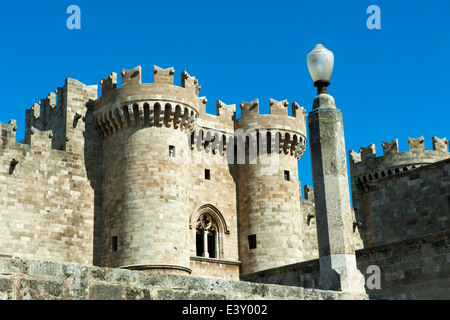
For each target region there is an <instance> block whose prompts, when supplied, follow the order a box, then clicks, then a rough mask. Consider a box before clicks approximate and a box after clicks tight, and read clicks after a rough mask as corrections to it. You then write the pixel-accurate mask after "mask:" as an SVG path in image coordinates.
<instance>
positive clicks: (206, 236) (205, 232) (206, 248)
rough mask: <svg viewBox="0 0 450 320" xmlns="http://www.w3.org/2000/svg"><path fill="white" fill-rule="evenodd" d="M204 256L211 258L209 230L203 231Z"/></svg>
mask: <svg viewBox="0 0 450 320" xmlns="http://www.w3.org/2000/svg"><path fill="white" fill-rule="evenodd" d="M203 248H204V249H203V256H204V257H205V258H209V253H208V231H207V230H203Z"/></svg>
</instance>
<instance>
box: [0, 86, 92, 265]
mask: <svg viewBox="0 0 450 320" xmlns="http://www.w3.org/2000/svg"><path fill="white" fill-rule="evenodd" d="M61 92H64V97H65V98H64V99H60V102H61V105H58V106H54V107H53V108H54V111H52V112H53V113H55V114H59V113H60V114H64V115H66V116H67V117H70V118H71V119H72V121H71V122H70V124H68V122H69V121H65V120H64V121H63V120H61V123H60V126H59V128H57V129H56V127H58V126H57V125H56V124H55V123H53V122H52V121H51V119H50V118H47V121H48V122H49V123H52V126H53V125H54V126H55V130H56V131H59V132H60V135H63V136H64V143H65V145H64V148H63V149H65V150H64V151H62V150H54V149H52V146H54V143H53V141H54V138H55V136H54V135H53V131H52V130H46V131H41V130H39V129H37V128H35V127H33V126H31V124H30V122H27V125H30V126H28V127H27V128H26V133H28V134H29V136H28V138H27V139H25V140H28V142H29V143H28V144H22V143H16V142H15V131H16V130H17V128H16V127H15V121H11V123H10V124H8V125H4V124H2V125H1V130H2V145H1V147H0V148H1V150H0V151H1V152H0V163H1V164H2V165H1V166H0V193H1V194H2V197H1V199H0V221H1V224H0V254H2V255H4V256H10V257H18V258H26V259H44V260H50V261H58V262H70V263H83V264H92V263H93V261H94V256H95V254H94V242H95V241H94V215H95V212H96V210H98V206H99V199H98V198H99V197H100V194H99V193H98V192H97V191H98V186H99V184H98V183H99V182H100V181H99V179H98V178H97V173H98V171H97V170H98V169H97V166H93V165H92V164H93V163H95V161H96V160H93V159H94V158H96V153H89V152H87V151H86V150H93V149H96V150H98V148H95V146H92V145H90V146H89V143H91V144H92V143H95V140H90V141H89V143H86V141H87V140H88V139H90V138H89V137H90V134H91V133H90V132H88V131H89V130H85V127H84V125H85V122H83V121H82V120H81V119H80V121H79V122H80V123H79V124H78V125H77V126H74V125H73V117H74V115H75V113H80V114H81V115H83V116H86V115H88V113H89V111H88V105H87V104H88V102H89V101H90V99H93V98H95V96H96V87H95V86H93V87H88V86H84V85H83V84H81V83H80V82H78V81H76V80H72V79H67V80H66V85H65V86H64V88H62V89H61ZM62 105H64V106H65V108H66V110H65V111H57V110H56V109H58V108H62ZM57 119H62V118H61V117H60V116H58V117H57ZM37 121H38V122H39V121H43V120H42V119H41V120H39V119H38V120H37ZM68 126H70V127H71V128H70V129H69V128H68ZM63 132H64V134H63ZM90 148H91V149H90ZM100 150H101V149H100ZM12 159H15V160H16V161H18V163H17V164H16V165H13V164H12ZM96 190H97V191H96ZM100 204H101V203H100Z"/></svg>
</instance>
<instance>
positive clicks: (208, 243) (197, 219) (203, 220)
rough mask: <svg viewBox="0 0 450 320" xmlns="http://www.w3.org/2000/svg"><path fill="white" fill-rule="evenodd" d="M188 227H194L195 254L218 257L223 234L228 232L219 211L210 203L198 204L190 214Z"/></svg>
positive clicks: (221, 251) (221, 247)
mask: <svg viewBox="0 0 450 320" xmlns="http://www.w3.org/2000/svg"><path fill="white" fill-rule="evenodd" d="M189 227H190V228H191V229H194V239H195V240H194V241H195V255H196V256H198V257H205V258H214V259H220V258H221V256H222V255H223V235H224V234H228V233H230V231H229V230H228V227H227V224H226V222H225V219H224V218H223V216H222V214H221V213H220V211H219V210H218V209H217V208H216V207H214V206H212V205H210V204H207V205H203V206H200V207H199V208H198V209H197V210H196V211H195V213H194V214H193V215H192V216H191V219H190V224H189Z"/></svg>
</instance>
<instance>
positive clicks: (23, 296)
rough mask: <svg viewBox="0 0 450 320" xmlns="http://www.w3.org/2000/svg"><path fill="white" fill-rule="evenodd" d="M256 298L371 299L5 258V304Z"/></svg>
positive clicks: (0, 265) (1, 280) (1, 295)
mask: <svg viewBox="0 0 450 320" xmlns="http://www.w3.org/2000/svg"><path fill="white" fill-rule="evenodd" d="M254 299H258V300H351V299H359V300H365V299H367V295H357V296H352V295H351V294H348V293H342V292H337V291H323V290H316V289H307V288H301V287H288V286H279V285H268V284H258V283H250V282H244V281H227V280H222V279H213V278H198V277H190V276H177V275H162V274H154V273H152V274H149V273H144V272H141V271H132V270H124V269H113V268H102V267H89V266H82V265H75V264H63V263H53V262H44V261H33V260H20V259H6V258H0V300H254Z"/></svg>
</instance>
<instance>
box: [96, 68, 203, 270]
mask: <svg viewBox="0 0 450 320" xmlns="http://www.w3.org/2000/svg"><path fill="white" fill-rule="evenodd" d="M173 74H174V70H173V69H172V68H169V69H161V68H158V67H156V66H155V68H154V83H145V84H143V83H141V67H136V68H134V69H132V70H122V72H121V75H122V87H120V88H117V85H116V83H117V80H116V78H117V75H116V74H115V73H112V74H111V75H110V76H109V77H108V78H106V79H103V80H102V81H101V82H100V84H101V85H102V96H101V97H100V98H99V99H98V100H96V101H95V102H94V103H93V110H94V119H95V126H96V129H97V131H98V133H99V134H100V135H101V136H102V138H103V163H104V171H103V194H102V197H103V199H102V202H103V204H102V233H101V234H102V240H101V242H102V266H105V267H121V268H129V269H137V270H144V271H146V272H162V273H173V274H189V273H190V272H191V270H190V268H189V243H188V237H187V234H188V232H189V227H188V226H189V207H188V191H187V190H188V188H189V185H188V180H187V179H188V175H187V174H185V173H186V171H187V162H185V161H182V158H183V156H185V155H186V154H184V155H183V153H184V152H186V148H185V146H186V145H187V143H188V142H187V139H186V140H185V139H183V137H185V138H186V137H188V136H189V135H186V133H189V132H190V131H192V128H193V123H194V120H195V118H196V117H198V103H199V98H198V89H199V87H198V85H197V80H196V79H195V78H193V77H190V76H189V75H188V74H187V73H186V72H183V73H182V84H181V87H178V86H174V85H173Z"/></svg>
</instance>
